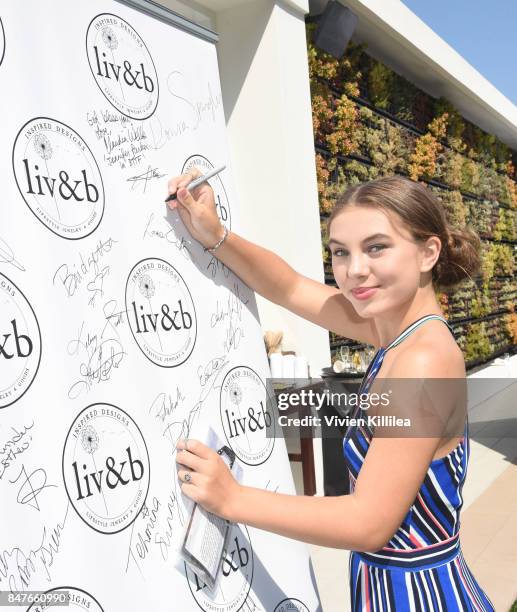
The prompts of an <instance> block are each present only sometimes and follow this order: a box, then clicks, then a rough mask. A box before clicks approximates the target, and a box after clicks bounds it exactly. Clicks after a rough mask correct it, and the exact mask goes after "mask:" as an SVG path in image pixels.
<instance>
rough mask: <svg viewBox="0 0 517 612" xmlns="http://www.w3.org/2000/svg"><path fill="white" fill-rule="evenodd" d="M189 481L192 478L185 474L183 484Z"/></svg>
mask: <svg viewBox="0 0 517 612" xmlns="http://www.w3.org/2000/svg"><path fill="white" fill-rule="evenodd" d="M191 480H192V476H191V475H190V473H189V472H187V473H186V474H185V476H183V482H190V481H191Z"/></svg>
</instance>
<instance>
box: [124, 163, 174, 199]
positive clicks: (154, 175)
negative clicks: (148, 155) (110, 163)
mask: <svg viewBox="0 0 517 612" xmlns="http://www.w3.org/2000/svg"><path fill="white" fill-rule="evenodd" d="M164 176H165V174H160V172H159V171H158V168H151V166H148V167H147V170H146V171H145V172H142V174H137V175H136V176H130V177H129V178H127V179H126V181H127V182H128V183H131V189H134V188H135V187H136V186H137V184H140V185H143V193H145V190H146V188H147V183H148V182H149V181H150V180H152V179H161V178H163V177H164Z"/></svg>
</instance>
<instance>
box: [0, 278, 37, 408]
mask: <svg viewBox="0 0 517 612" xmlns="http://www.w3.org/2000/svg"><path fill="white" fill-rule="evenodd" d="M0 313H1V316H0V408H6V407H7V406H10V405H11V404H14V402H16V401H17V400H19V399H20V398H21V397H22V395H23V394H24V393H25V392H26V391H27V389H28V388H29V387H30V386H31V384H32V381H33V380H34V378H35V376H36V374H37V372H38V368H39V364H40V360H41V333H40V329H39V324H38V320H37V319H36V315H35V313H34V310H33V309H32V306H31V305H30V304H29V302H28V301H27V298H26V297H25V296H24V295H23V293H22V292H21V291H20V290H19V289H18V287H17V286H16V285H15V284H14V283H13V282H12V281H11V280H10V279H8V278H7V276H4V275H3V274H0Z"/></svg>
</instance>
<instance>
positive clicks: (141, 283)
mask: <svg viewBox="0 0 517 612" xmlns="http://www.w3.org/2000/svg"><path fill="white" fill-rule="evenodd" d="M126 312H127V317H128V321H129V326H130V328H131V332H132V334H133V338H134V339H135V341H136V343H137V344H138V346H139V347H140V350H141V351H142V353H143V354H144V355H145V356H146V357H147V358H148V359H149V360H150V361H152V362H153V363H154V364H156V365H158V366H161V367H163V368H173V367H176V366H179V365H181V364H182V363H184V362H185V361H186V360H187V359H188V358H189V356H190V354H191V353H192V350H193V349H194V345H195V343H196V336H197V318H196V309H195V307H194V301H193V299H192V296H191V294H190V291H189V288H188V287H187V285H186V283H185V281H184V280H183V278H182V277H181V275H180V273H179V272H178V271H177V270H176V268H174V267H173V266H171V264H170V263H167V262H166V261H164V260H163V259H157V258H149V259H143V260H142V261H140V262H138V263H137V264H136V265H135V266H134V268H133V269H132V270H131V272H130V273H129V276H128V279H127V282H126Z"/></svg>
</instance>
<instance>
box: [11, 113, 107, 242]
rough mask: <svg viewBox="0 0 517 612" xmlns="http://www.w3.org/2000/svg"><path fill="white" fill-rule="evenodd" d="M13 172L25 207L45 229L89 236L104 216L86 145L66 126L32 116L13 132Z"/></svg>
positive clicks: (74, 237)
mask: <svg viewBox="0 0 517 612" xmlns="http://www.w3.org/2000/svg"><path fill="white" fill-rule="evenodd" d="M13 170H14V176H15V178H16V183H17V185H18V189H19V190H20V193H21V195H22V198H23V199H24V200H25V203H26V204H27V206H28V207H29V208H30V210H31V211H32V212H33V214H34V215H35V216H36V218H37V219H38V220H39V221H41V223H43V225H45V226H46V227H47V228H48V229H49V230H51V231H52V232H54V234H57V235H58V236H61V237H62V238H68V239H71V240H77V239H79V238H84V237H85V236H89V235H90V234H91V233H92V232H93V231H95V229H96V228H97V226H98V225H99V223H100V222H101V219H102V215H103V214H104V186H103V184H102V177H101V174H100V171H99V167H98V166H97V162H96V161H95V158H94V157H93V154H92V152H91V151H90V149H89V148H88V145H87V144H86V143H85V142H84V140H83V139H82V138H81V136H79V134H78V133H77V132H75V131H74V130H73V129H72V128H71V127H69V126H68V125H66V124H64V123H61V122H60V121H56V120H55V119H49V118H48V117H37V118H35V119H31V120H30V121H28V122H27V123H26V124H25V125H24V126H23V127H22V128H21V130H20V131H19V132H18V135H17V136H16V140H15V143H14V147H13Z"/></svg>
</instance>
